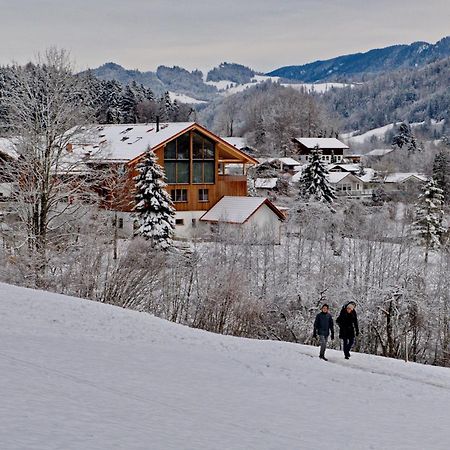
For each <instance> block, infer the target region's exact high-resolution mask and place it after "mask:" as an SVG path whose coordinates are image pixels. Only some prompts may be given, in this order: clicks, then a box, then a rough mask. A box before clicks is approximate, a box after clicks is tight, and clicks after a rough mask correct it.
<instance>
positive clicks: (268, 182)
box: [255, 178, 278, 189]
mask: <svg viewBox="0 0 450 450" xmlns="http://www.w3.org/2000/svg"><path fill="white" fill-rule="evenodd" d="M277 181H278V178H257V179H256V180H255V188H256V189H273V188H275V187H276V185H277Z"/></svg>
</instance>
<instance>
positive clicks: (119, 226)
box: [118, 217, 123, 228]
mask: <svg viewBox="0 0 450 450" xmlns="http://www.w3.org/2000/svg"><path fill="white" fill-rule="evenodd" d="M118 228H123V218H122V217H119V225H118Z"/></svg>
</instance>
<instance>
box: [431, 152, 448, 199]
mask: <svg viewBox="0 0 450 450" xmlns="http://www.w3.org/2000/svg"><path fill="white" fill-rule="evenodd" d="M433 178H434V179H435V180H436V184H437V185H438V187H439V188H441V189H442V194H443V196H444V203H450V150H448V149H446V148H442V149H441V150H440V152H439V153H438V154H437V155H436V156H435V157H434V162H433Z"/></svg>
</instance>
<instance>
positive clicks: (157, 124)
mask: <svg viewBox="0 0 450 450" xmlns="http://www.w3.org/2000/svg"><path fill="white" fill-rule="evenodd" d="M158 131H159V116H156V132H158Z"/></svg>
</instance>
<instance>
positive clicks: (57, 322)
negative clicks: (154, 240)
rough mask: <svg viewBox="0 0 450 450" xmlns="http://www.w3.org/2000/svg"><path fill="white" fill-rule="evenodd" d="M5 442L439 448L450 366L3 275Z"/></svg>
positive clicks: (15, 445)
mask: <svg viewBox="0 0 450 450" xmlns="http://www.w3.org/2000/svg"><path fill="white" fill-rule="evenodd" d="M0 318H1V327H0V339H1V343H2V345H1V350H0V398H1V402H0V423H1V427H0V443H1V445H0V447H1V448H2V449H7V450H13V449H21V450H25V449H26V450H34V449H45V450H51V449H64V450H70V449H77V450H78V449H83V450H90V449H108V450H110V449H124V450H133V449H164V450H166V449H227V450H229V449H243V450H244V449H245V450H249V449H321V448H323V449H325V448H327V449H350V450H351V449H355V450H362V449H396V450H400V449H421V450H422V449H427V450H432V449H436V450H437V449H448V448H449V443H450V370H449V369H445V368H439V367H429V366H422V365H418V364H413V363H405V362H402V361H397V360H389V359H383V358H379V357H373V356H367V355H362V354H356V353H354V354H353V356H352V358H351V360H350V361H345V360H344V359H343V357H342V355H341V353H340V352H335V351H328V353H327V356H328V357H329V359H330V361H329V362H328V363H327V362H324V361H321V360H319V359H318V358H317V353H318V352H317V349H316V348H313V347H308V346H302V345H294V344H288V343H280V342H271V341H252V340H247V339H239V338H233V337H226V336H219V335H214V334H210V333H206V332H203V331H199V330H193V329H188V328H186V327H182V326H179V325H175V324H172V323H168V322H165V321H163V320H159V319H156V318H154V317H151V316H149V315H146V314H143V313H137V312H133V311H127V310H122V309H119V308H115V307H112V306H108V305H103V304H99V303H94V302H89V301H86V300H79V299H75V298H70V297H64V296H60V295H55V294H49V293H45V292H39V291H32V290H26V289H23V288H18V287H12V286H8V285H5V284H0Z"/></svg>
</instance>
